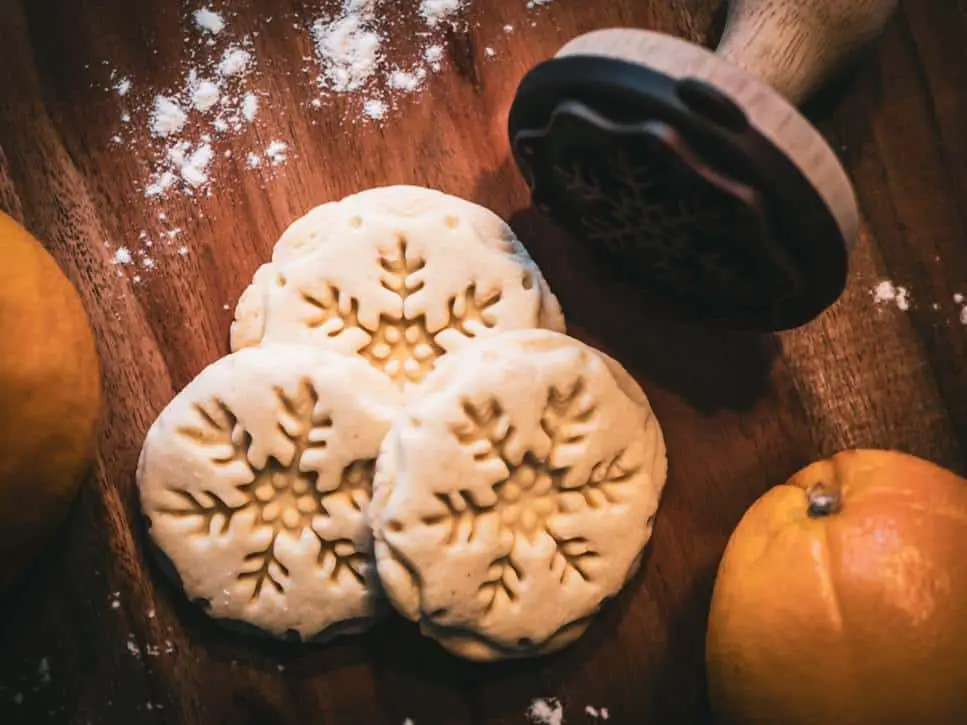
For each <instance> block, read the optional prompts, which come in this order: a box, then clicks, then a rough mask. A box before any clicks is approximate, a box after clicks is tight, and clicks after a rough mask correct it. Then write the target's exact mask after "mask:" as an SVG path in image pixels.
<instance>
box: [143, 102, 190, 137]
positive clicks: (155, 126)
mask: <svg viewBox="0 0 967 725" xmlns="http://www.w3.org/2000/svg"><path fill="white" fill-rule="evenodd" d="M187 121H188V116H187V115H186V114H185V111H184V109H183V108H182V107H181V106H180V105H179V104H178V102H177V101H176V100H175V99H173V98H169V97H168V96H156V97H155V99H154V111H153V112H152V114H151V133H152V134H153V135H155V136H162V137H167V136H171V135H172V134H174V133H178V132H179V131H180V130H181V129H182V128H184V127H185V123H186V122H187Z"/></svg>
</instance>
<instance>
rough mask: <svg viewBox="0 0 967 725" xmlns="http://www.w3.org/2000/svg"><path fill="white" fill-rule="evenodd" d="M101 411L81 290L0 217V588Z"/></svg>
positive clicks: (47, 522)
mask: <svg viewBox="0 0 967 725" xmlns="http://www.w3.org/2000/svg"><path fill="white" fill-rule="evenodd" d="M100 405H101V379H100V366H99V363H98V357H97V350H96V348H95V345H94V336H93V334H92V332H91V328H90V325H89V322H88V318H87V315H86V313H85V311H84V307H83V305H82V304H81V300H80V298H79V296H78V294H77V291H76V290H75V289H74V287H73V286H72V285H71V283H70V281H69V280H68V279H67V277H66V276H65V275H64V273H63V272H62V271H61V269H60V267H58V265H57V263H56V262H55V261H54V259H53V258H52V257H51V256H50V255H49V254H48V253H47V251H46V250H45V249H44V247H43V246H42V245H41V244H40V243H39V242H38V241H37V240H36V239H34V238H33V237H32V236H31V235H30V233H29V232H27V230H25V229H24V228H23V227H22V226H20V225H19V224H18V223H17V222H16V221H14V220H13V219H11V218H10V217H9V216H7V215H6V214H4V213H2V212H0V588H3V587H5V586H6V585H7V584H9V583H10V581H11V580H12V579H13V578H14V577H16V576H17V575H18V574H19V573H20V572H21V571H22V569H23V568H24V567H25V566H26V564H27V563H28V562H29V561H30V560H31V559H32V558H33V557H34V555H35V554H36V553H37V552H38V550H39V549H40V547H41V546H42V545H43V543H44V542H45V541H46V539H47V538H48V537H49V536H50V534H51V533H52V531H53V529H54V528H55V527H56V526H57V525H58V524H60V522H61V521H62V520H63V518H64V516H65V515H66V513H67V509H68V507H69V506H70V504H71V502H72V501H73V499H74V496H75V494H76V491H77V487H78V483H79V480H80V478H81V477H82V475H83V473H84V469H85V467H86V465H87V463H88V462H89V460H90V456H91V453H92V448H93V442H94V432H95V428H96V424H97V420H98V415H99V412H100Z"/></svg>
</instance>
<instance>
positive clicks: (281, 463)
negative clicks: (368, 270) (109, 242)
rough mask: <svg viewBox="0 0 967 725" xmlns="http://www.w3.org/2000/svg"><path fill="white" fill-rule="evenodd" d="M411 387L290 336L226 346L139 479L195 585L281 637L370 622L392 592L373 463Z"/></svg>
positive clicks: (175, 407) (175, 561) (236, 615)
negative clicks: (384, 588) (378, 537)
mask: <svg viewBox="0 0 967 725" xmlns="http://www.w3.org/2000/svg"><path fill="white" fill-rule="evenodd" d="M401 396H402V393H401V392H400V391H399V389H398V388H397V387H396V386H394V385H393V384H392V382H391V381H390V380H388V379H387V378H386V377H385V376H384V375H381V374H380V373H379V372H377V371H376V370H373V368H372V367H371V366H369V365H367V364H365V363H364V362H362V361H361V360H359V359H357V358H355V357H348V356H343V355H339V354H336V353H332V352H328V351H325V350H320V349H318V348H309V347H302V346H288V345H266V346H261V347H256V348H251V349H248V350H242V351H240V352H237V353H234V354H232V355H229V356H228V357H225V358H222V359H220V360H218V361H217V362H215V363H213V364H212V365H210V366H208V367H207V368H206V369H205V370H203V371H202V372H201V373H200V374H199V375H198V376H197V377H196V378H195V379H194V380H193V381H192V382H191V383H189V384H188V385H187V386H186V387H185V388H184V389H183V390H182V391H181V392H180V393H178V395H177V396H175V398H174V399H173V400H172V401H171V402H170V403H169V404H168V405H167V407H166V408H165V409H164V410H163V411H162V412H161V414H160V415H159V416H158V418H157V420H156V421H155V422H154V424H153V425H152V426H151V428H150V429H149V431H148V433H147V436H146V438H145V441H144V445H143V447H142V450H141V456H140V459H139V461H138V471H137V482H138V488H139V493H140V499H141V508H142V511H143V513H144V515H145V516H146V517H147V520H148V524H149V532H150V536H151V539H152V541H153V544H154V545H155V547H156V550H157V552H158V553H159V554H161V560H162V561H163V562H165V563H166V564H168V565H169V566H167V567H166V568H168V569H169V570H171V571H170V573H172V574H175V575H176V576H177V578H178V579H179V580H180V583H181V586H182V587H183V589H184V591H185V593H186V594H187V595H188V597H189V598H190V599H192V600H193V601H196V602H199V603H201V604H203V605H204V606H205V608H206V609H207V611H208V613H209V614H210V615H211V616H212V617H214V618H216V619H219V620H226V621H231V622H234V623H236V624H242V625H250V626H254V627H255V628H257V629H258V630H262V631H264V632H267V633H269V634H270V635H273V636H276V637H286V638H289V637H297V638H299V639H302V640H309V639H317V640H318V639H327V638H329V637H330V636H333V635H335V634H339V633H342V632H345V631H353V630H358V629H362V628H364V627H365V626H366V625H367V624H368V623H369V620H371V619H372V618H373V617H374V616H375V614H376V599H377V596H378V593H379V587H378V580H377V577H376V572H375V569H374V567H373V564H372V537H371V533H370V530H369V526H368V521H367V508H368V505H369V500H370V497H371V486H372V472H373V467H374V465H375V458H376V455H377V452H378V449H379V445H380V442H381V440H382V439H383V437H384V435H385V434H386V432H387V430H388V429H389V427H390V425H391V423H392V420H393V418H394V416H395V415H396V413H397V412H398V410H399V404H400V402H401V401H400V398H401Z"/></svg>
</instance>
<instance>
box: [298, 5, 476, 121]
mask: <svg viewBox="0 0 967 725" xmlns="http://www.w3.org/2000/svg"><path fill="white" fill-rule="evenodd" d="M468 7H469V1H468V0H422V2H420V3H410V4H404V5H403V7H402V9H401V10H398V11H397V12H392V13H391V12H390V11H389V7H388V0H344V2H343V3H342V6H341V9H340V10H339V12H338V13H337V14H336V15H331V14H330V15H324V16H322V17H320V18H318V19H316V20H315V21H314V22H313V23H312V25H311V27H310V33H311V36H312V41H313V47H314V50H315V60H316V63H317V66H318V70H319V72H318V76H317V78H316V82H317V84H318V86H319V89H320V93H321V96H320V97H319V98H315V99H312V100H311V101H310V103H309V106H310V107H312V108H321V107H324V106H325V105H326V104H325V103H324V100H323V99H324V98H325V97H326V96H329V95H331V94H344V95H346V94H350V95H355V96H356V97H355V98H353V101H354V102H352V103H351V104H350V105H349V108H350V109H351V111H350V112H351V113H352V114H353V118H352V119H351V120H353V121H358V120H367V121H377V122H378V121H382V120H383V119H385V118H388V116H389V112H390V110H396V109H397V108H398V107H399V102H398V101H399V98H401V97H403V96H413V95H416V94H417V92H419V91H422V90H424V89H425V88H426V87H427V85H428V80H429V76H430V74H431V73H439V72H440V71H441V70H442V69H443V61H444V58H445V56H446V47H445V41H446V32H447V28H448V27H451V26H457V25H458V24H459V23H460V22H463V18H464V11H465V10H466V9H467V8H468ZM413 22H415V23H417V24H419V25H421V26H422V29H421V30H420V31H418V32H417V33H416V34H415V36H414V35H413V34H412V33H410V34H408V35H405V36H404V35H403V34H402V33H401V31H400V30H399V28H406V27H407V24H408V23H413ZM394 28H395V30H394ZM414 37H415V38H416V40H417V41H418V48H417V50H416V53H415V54H413V55H412V56H410V57H406V58H399V59H396V58H394V59H392V60H393V61H395V62H391V59H390V58H389V57H388V56H389V52H390V50H395V49H397V48H399V47H400V46H402V45H403V44H404V41H412V40H413V38H414ZM310 60H311V59H310ZM307 72H308V71H307Z"/></svg>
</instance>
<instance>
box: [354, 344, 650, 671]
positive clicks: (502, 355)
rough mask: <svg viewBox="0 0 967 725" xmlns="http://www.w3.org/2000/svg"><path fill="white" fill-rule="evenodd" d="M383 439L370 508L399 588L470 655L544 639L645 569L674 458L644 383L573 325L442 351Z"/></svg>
mask: <svg viewBox="0 0 967 725" xmlns="http://www.w3.org/2000/svg"><path fill="white" fill-rule="evenodd" d="M417 392H418V393H419V395H417V396H414V398H413V400H412V401H411V402H410V403H409V404H408V405H407V406H406V407H405V408H404V411H403V413H401V415H400V417H399V418H397V420H396V422H395V423H394V425H393V427H392V429H391V430H390V433H389V434H388V436H387V438H386V440H385V441H384V443H383V446H382V449H381V453H380V456H379V459H378V462H377V470H376V478H375V481H374V498H373V504H372V506H371V508H370V516H371V520H372V523H373V529H374V535H375V551H376V561H377V566H378V569H379V575H380V579H381V581H382V583H383V587H384V589H385V590H386V592H387V594H388V596H389V597H390V600H391V601H392V602H393V604H394V605H395V606H396V608H397V609H398V610H399V611H401V612H402V613H403V614H404V615H406V616H407V617H409V618H410V619H412V620H415V621H418V622H419V623H420V624H421V627H422V628H423V631H424V632H425V633H426V634H427V635H429V636H431V637H433V638H435V639H437V640H439V642H440V643H441V644H442V645H443V646H444V647H445V648H447V649H448V650H450V651H452V652H454V653H456V654H459V655H461V656H464V657H467V658H470V659H478V660H493V659H502V658H510V657H520V656H531V655H538V654H545V653H548V652H551V651H553V650H556V649H559V648H560V647H563V646H564V645H566V644H568V643H569V642H571V641H573V640H574V639H576V638H577V637H578V636H580V635H581V633H582V632H584V631H585V629H586V628H587V626H588V625H589V623H590V620H591V618H592V617H593V615H594V614H595V613H596V612H597V611H598V609H599V608H600V607H601V605H602V604H603V602H604V601H605V600H606V599H608V598H610V597H612V596H614V595H615V594H617V593H618V592H619V591H620V589H621V588H622V587H623V586H624V584H625V583H626V582H627V580H628V578H629V577H630V576H631V575H632V574H633V573H634V572H635V571H636V569H637V567H638V564H639V561H640V558H641V554H642V550H643V549H644V547H645V545H646V544H647V542H648V540H649V539H650V537H651V531H652V522H653V518H654V515H655V513H656V510H657V508H658V503H659V499H660V496H661V492H662V489H663V487H664V484H665V479H666V474H667V460H666V454H665V443H664V438H663V436H662V432H661V428H660V427H659V424H658V421H657V420H656V419H655V416H654V414H653V413H652V410H651V406H650V405H649V403H648V400H647V398H646V397H645V394H644V393H643V392H642V390H641V389H640V388H639V387H638V385H637V384H636V383H635V381H634V380H633V379H632V378H631V376H630V375H628V373H627V372H625V371H624V369H623V368H621V366H620V365H619V364H618V363H617V362H615V361H614V360H612V359H611V358H609V357H607V356H605V355H603V354H602V353H599V352H598V351H595V350H593V349H592V348H590V347H588V346H586V345H584V344H582V343H580V342H578V341H577V340H574V339H572V338H569V337H567V336H565V335H560V334H558V333H554V332H550V331H546V330H530V331H518V332H510V333H505V334H502V335H498V336H495V337H493V338H491V339H489V340H487V341H482V342H480V343H478V344H477V345H475V346H473V347H470V348H467V349H465V350H463V351H461V352H459V353H456V354H454V355H449V356H447V357H446V358H443V359H442V360H441V361H440V362H439V364H438V367H437V369H436V370H435V371H434V372H433V373H432V374H431V375H429V376H428V377H427V378H426V379H425V380H424V382H423V384H422V385H421V386H420V387H419V388H418V390H417Z"/></svg>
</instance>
